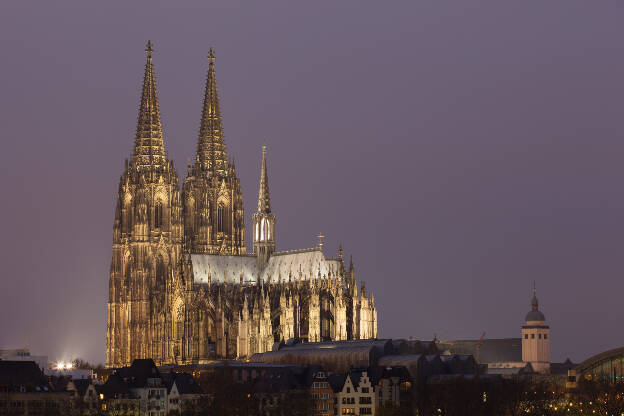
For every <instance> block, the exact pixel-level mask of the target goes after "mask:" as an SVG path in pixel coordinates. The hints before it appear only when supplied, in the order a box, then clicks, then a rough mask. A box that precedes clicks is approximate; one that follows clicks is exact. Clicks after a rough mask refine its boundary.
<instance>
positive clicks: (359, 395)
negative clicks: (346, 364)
mask: <svg viewBox="0 0 624 416" xmlns="http://www.w3.org/2000/svg"><path fill="white" fill-rule="evenodd" d="M329 383H330V385H331V386H332V388H333V390H334V396H335V399H336V400H335V402H334V409H335V412H334V414H337V415H374V414H375V408H376V407H377V397H376V394H375V388H374V385H373V383H372V382H371V379H370V376H369V374H368V371H367V370H351V371H350V372H349V373H347V374H346V375H332V376H330V377H329Z"/></svg>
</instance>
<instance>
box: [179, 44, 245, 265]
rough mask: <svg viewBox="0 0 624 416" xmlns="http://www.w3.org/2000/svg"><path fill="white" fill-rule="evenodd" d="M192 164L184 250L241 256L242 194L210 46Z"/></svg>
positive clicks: (187, 187) (185, 194) (188, 177)
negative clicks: (227, 138)
mask: <svg viewBox="0 0 624 416" xmlns="http://www.w3.org/2000/svg"><path fill="white" fill-rule="evenodd" d="M208 62H209V63H208V75H207V76H206V90H205V93H204V106H203V109H202V116H201V121H200V127H199V137H198V139H197V153H196V155H195V161H194V163H193V164H192V165H190V164H189V166H188V171H187V174H186V178H184V184H183V187H182V198H183V203H184V234H185V244H186V249H187V250H189V251H190V252H191V253H194V254H227V255H241V254H245V222H244V217H245V215H244V211H243V196H242V193H241V187H240V181H239V179H238V176H237V175H236V167H235V165H234V163H232V162H230V161H228V159H227V154H226V151H225V136H224V134H223V121H222V119H221V107H220V105H219V94H218V91H217V78H216V75H215V64H214V62H215V56H214V51H213V50H212V48H210V52H209V54H208Z"/></svg>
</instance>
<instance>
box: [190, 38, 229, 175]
mask: <svg viewBox="0 0 624 416" xmlns="http://www.w3.org/2000/svg"><path fill="white" fill-rule="evenodd" d="M208 61H209V64H208V75H207V76H206V92H205V93H204V107H203V110H202V118H201V124H200V127H199V139H198V141H197V156H196V163H199V165H200V167H201V168H202V169H204V170H210V171H211V172H213V173H217V174H219V176H223V175H224V174H225V171H226V166H227V162H226V160H227V155H226V153H225V140H224V137H223V121H222V120H221V108H220V107H219V93H218V91H217V78H216V75H215V69H214V61H215V56H214V50H213V49H212V48H210V52H209V53H208Z"/></svg>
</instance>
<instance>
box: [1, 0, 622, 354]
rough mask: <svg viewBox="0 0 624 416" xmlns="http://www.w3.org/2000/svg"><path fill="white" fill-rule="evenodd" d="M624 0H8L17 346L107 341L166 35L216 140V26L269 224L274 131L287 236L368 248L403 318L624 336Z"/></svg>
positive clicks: (369, 279) (243, 169)
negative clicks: (118, 253)
mask: <svg viewBox="0 0 624 416" xmlns="http://www.w3.org/2000/svg"><path fill="white" fill-rule="evenodd" d="M623 22H624V3H622V2H617V1H606V0H605V1H593V2H589V1H586V0H583V1H574V0H565V1H563V0H562V1H548V2H544V1H516V2H503V1H500V0H492V1H476V0H473V1H465V0H456V1H405V2H401V1H396V2H384V1H370V2H369V1H346V0H345V1H310V2H292V1H282V2H275V1H267V0H263V1H249V2H245V1H233V0H228V1H213V0H210V1H209V0H201V1H199V0H198V1H130V2H128V1H99V2H91V1H84V0H75V1H54V2H52V1H23V0H15V1H14V0H3V1H2V4H1V5H0V137H1V138H2V151H1V152H0V189H2V195H3V203H2V208H0V213H1V215H0V221H1V228H0V230H1V231H0V253H2V254H1V256H2V257H1V260H2V261H1V263H0V267H1V280H0V284H1V286H0V348H2V347H23V346H25V345H29V346H30V348H31V352H32V353H33V354H37V355H48V356H49V359H50V360H56V359H62V358H63V359H67V358H76V357H81V358H86V359H89V360H91V361H94V362H101V363H103V362H104V360H105V347H106V302H107V298H108V279H109V266H110V261H111V245H112V226H113V214H114V204H115V197H116V190H117V187H118V181H119V176H120V175H121V173H122V170H123V164H124V159H125V158H127V157H129V156H130V155H131V151H132V146H133V140H134V135H135V129H136V119H137V113H138V105H139V99H140V87H141V82H142V76H143V68H144V63H145V53H144V49H145V44H146V42H147V40H148V39H151V40H152V42H153V43H154V50H155V52H154V65H155V70H156V77H157V82H158V93H159V99H160V109H161V114H162V119H163V128H164V135H165V145H166V148H167V151H168V154H169V157H170V158H171V159H173V160H174V162H175V166H176V168H177V170H178V174H179V176H180V177H181V178H183V177H184V176H185V175H186V160H187V159H188V158H191V157H193V156H194V153H195V150H196V143H197V135H198V130H199V121H200V115H201V105H202V98H203V90H204V82H205V76H206V71H207V69H208V61H207V59H206V55H207V52H208V49H209V48H210V47H211V46H212V47H214V48H215V55H216V62H215V65H216V74H217V82H218V86H219V95H220V99H221V109H222V114H223V121H224V130H225V138H226V146H227V152H228V156H229V157H230V158H234V159H235V160H236V167H237V171H238V174H239V177H240V180H241V185H242V189H243V197H244V206H245V215H246V225H247V229H248V231H249V232H247V238H248V241H247V247H248V250H249V251H251V245H250V243H251V231H250V228H251V227H250V224H251V215H252V214H253V212H254V210H255V206H256V201H257V193H258V181H259V173H260V157H261V145H262V141H263V139H266V143H267V147H268V169H269V182H270V189H271V202H272V208H273V211H274V212H275V214H276V215H277V229H276V238H277V249H278V250H288V249H296V248H306V247H312V246H314V245H315V244H316V242H317V239H316V237H315V236H316V235H317V234H318V233H319V232H322V233H323V234H324V235H325V236H326V238H325V247H324V251H325V253H326V254H327V255H331V256H335V255H336V253H337V250H338V245H339V244H340V243H342V245H343V247H344V250H345V255H346V256H348V255H350V254H353V259H354V263H355V266H356V271H357V278H358V280H364V281H365V282H366V286H367V288H368V289H369V290H372V291H373V292H374V295H375V301H376V305H377V308H378V313H379V333H380V337H395V338H396V337H409V336H412V337H415V338H418V339H426V340H429V339H431V338H433V336H434V334H437V336H438V338H441V339H444V340H450V339H466V338H470V339H476V338H479V337H480V336H481V334H482V332H483V331H485V332H486V337H488V338H499V337H519V336H520V326H521V325H522V324H523V319H524V315H525V314H526V312H527V311H528V310H529V309H530V297H531V288H532V284H533V281H534V280H535V281H536V282H537V291H538V298H539V300H540V309H541V310H542V311H543V312H544V314H545V315H546V319H547V323H548V324H549V325H550V326H551V351H552V359H553V361H562V360H564V359H565V358H566V357H570V358H571V359H572V360H573V361H576V362H579V361H582V360H583V359H585V358H588V357H589V356H590V355H593V354H595V353H598V352H601V351H604V350H606V349H610V348H615V347H621V346H623V345H624V332H622V331H621V321H622V317H623V315H624V308H622V304H623V293H624V278H623V272H624V255H623V253H624V163H623V161H624V117H623V116H622V115H623V114H624V77H623V75H624V23H623Z"/></svg>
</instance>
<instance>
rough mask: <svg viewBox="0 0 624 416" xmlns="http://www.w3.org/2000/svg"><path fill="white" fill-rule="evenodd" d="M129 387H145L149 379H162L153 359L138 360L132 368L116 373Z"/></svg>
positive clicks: (121, 369) (133, 363)
mask: <svg viewBox="0 0 624 416" xmlns="http://www.w3.org/2000/svg"><path fill="white" fill-rule="evenodd" d="M115 374H116V375H118V376H119V377H120V378H121V379H122V380H124V382H125V383H127V384H128V386H129V387H144V386H146V385H147V379H148V378H161V376H160V372H159V371H158V368H157V367H156V364H154V361H153V360H152V359H151V358H148V359H136V360H134V361H132V365H131V366H130V367H123V368H120V369H118V370H117V371H115Z"/></svg>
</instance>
